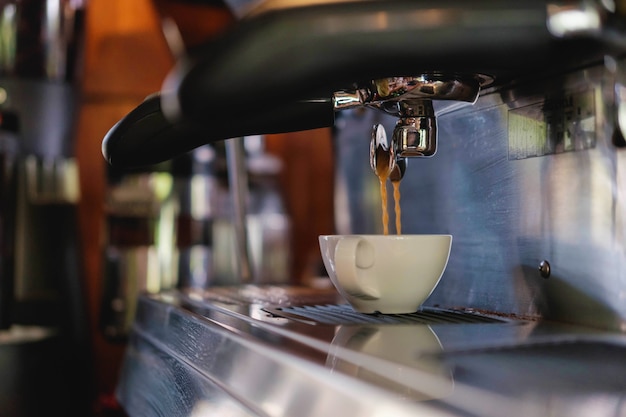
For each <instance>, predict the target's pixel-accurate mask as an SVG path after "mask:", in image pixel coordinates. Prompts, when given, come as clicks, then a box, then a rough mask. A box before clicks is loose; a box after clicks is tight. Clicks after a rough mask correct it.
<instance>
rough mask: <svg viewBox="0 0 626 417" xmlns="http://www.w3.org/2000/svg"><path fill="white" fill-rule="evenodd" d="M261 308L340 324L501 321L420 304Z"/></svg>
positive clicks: (300, 318)
mask: <svg viewBox="0 0 626 417" xmlns="http://www.w3.org/2000/svg"><path fill="white" fill-rule="evenodd" d="M263 310H264V311H266V312H268V313H270V314H272V315H273V316H276V317H284V318H286V319H291V320H296V321H301V322H305V323H311V322H314V323H324V324H330V325H342V324H425V325H430V324H463V323H504V322H505V320H501V319H499V318H495V317H491V316H486V315H482V314H477V313H474V312H468V311H461V310H458V311H457V310H444V309H438V308H432V307H424V308H422V309H421V310H419V311H416V312H415V313H410V314H365V313H359V312H356V311H354V310H353V309H352V307H350V305H348V304H337V305H316V306H292V307H275V308H271V307H265V308H263Z"/></svg>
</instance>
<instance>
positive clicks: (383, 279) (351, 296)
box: [319, 235, 452, 314]
mask: <svg viewBox="0 0 626 417" xmlns="http://www.w3.org/2000/svg"><path fill="white" fill-rule="evenodd" d="M319 243H320V251H321V253H322V259H323V260H324V266H325V267H326V271H327V272H328V275H329V277H330V279H331V281H332V283H333V284H334V285H335V287H336V288H337V290H338V291H339V293H340V294H341V295H342V296H343V297H344V298H345V299H346V300H347V301H348V302H349V303H350V305H352V307H353V308H354V309H355V310H356V311H358V312H361V313H374V312H380V313H384V314H402V313H413V312H415V311H417V310H418V309H419V307H420V306H421V305H422V303H423V302H424V301H425V300H426V299H427V298H428V296H429V295H430V294H431V293H432V292H433V290H434V289H435V287H436V286H437V284H438V283H439V280H440V279H441V276H442V275H443V273H444V271H445V269H446V266H447V264H448V258H449V257H450V249H451V247H452V236H451V235H323V236H320V237H319Z"/></svg>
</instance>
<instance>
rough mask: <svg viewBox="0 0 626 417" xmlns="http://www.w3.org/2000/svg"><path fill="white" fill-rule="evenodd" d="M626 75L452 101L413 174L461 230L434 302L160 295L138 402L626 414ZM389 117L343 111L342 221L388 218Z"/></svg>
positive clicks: (152, 305)
mask: <svg viewBox="0 0 626 417" xmlns="http://www.w3.org/2000/svg"><path fill="white" fill-rule="evenodd" d="M613 81H614V73H613V72H612V70H611V69H607V68H606V67H605V66H603V65H600V66H595V67H593V68H588V69H584V70H581V71H576V72H573V73H571V74H563V76H562V77H559V78H556V79H555V78H553V79H548V80H545V81H542V82H535V83H532V84H525V85H520V86H518V87H516V88H513V89H510V90H499V91H492V92H490V93H487V94H484V95H483V96H482V97H481V98H480V99H479V100H478V102H477V103H476V104H475V105H473V106H471V105H465V106H461V107H456V108H450V107H448V108H445V106H444V107H443V108H442V109H441V110H440V111H439V113H438V120H439V129H440V135H441V140H440V141H439V151H438V154H437V156H436V157H435V158H430V159H420V160H411V161H410V162H409V165H410V166H409V167H408V169H407V175H406V176H405V177H404V178H403V180H402V181H403V182H402V184H401V187H402V200H401V201H402V207H403V228H404V230H405V233H450V234H452V235H453V236H454V239H455V240H454V243H453V248H452V253H451V257H450V261H449V263H448V267H447V269H446V272H445V273H444V276H443V278H442V280H441V282H440V284H439V285H438V287H437V288H436V290H435V291H434V293H433V294H432V295H431V297H430V298H429V299H428V300H427V301H426V303H425V307H423V309H422V310H421V311H419V312H417V313H416V315H417V316H420V315H424V317H418V318H416V317H411V315H401V316H381V315H374V316H371V315H365V314H357V313H354V312H353V311H352V310H351V308H350V307H349V306H347V305H346V304H344V303H345V302H344V301H343V300H341V298H340V297H339V296H338V295H337V294H336V293H335V292H334V290H333V289H332V288H330V289H326V290H320V289H314V288H295V289H294V288H285V287H259V286H235V287H224V288H209V289H208V290H207V291H205V292H202V291H191V292H185V291H182V292H172V293H164V294H161V295H158V296H153V297H144V298H142V299H140V304H139V309H138V316H137V318H136V322H135V325H134V327H133V334H132V336H131V340H130V344H129V347H128V352H127V356H126V361H125V366H124V368H123V372H122V379H121V381H120V385H119V387H118V395H119V398H120V399H121V401H122V403H123V404H124V406H125V407H126V409H127V410H128V411H129V413H130V414H131V415H158V414H161V413H168V415H174V416H191V415H211V413H212V412H213V413H215V412H218V413H220V415H236V416H239V415H260V416H270V415H298V416H318V415H335V414H347V415H354V416H379V415H381V416H382V415H394V416H401V415H407V416H408V415H410V416H415V415H470V416H497V415H502V412H503V410H506V415H511V416H513V415H520V416H521V415H569V416H572V415H581V416H582V415H602V416H605V415H606V416H618V415H623V413H624V412H626V409H625V408H624V405H623V404H624V392H626V379H624V377H623V375H624V372H623V371H624V369H623V364H622V360H621V358H623V355H624V354H626V336H625V335H624V333H623V331H624V325H623V323H624V315H625V312H624V303H623V301H622V300H623V297H624V283H623V279H624V276H625V275H624V256H625V253H624V239H623V232H624V230H623V224H624V222H623V213H624V212H625V211H624V196H623V189H624V186H623V184H622V182H623V181H624V179H623V173H622V169H620V166H621V165H622V164H623V163H624V154H623V151H622V150H621V149H619V148H618V147H616V146H615V144H614V143H613V141H612V140H611V138H612V136H613V134H614V133H615V132H614V130H615V128H616V125H615V118H614V117H615V115H614V113H613V112H611V108H612V100H613V99H614V94H613V91H614V90H613V89H612V86H613ZM372 122H383V123H388V122H390V120H389V119H387V120H385V119H384V118H383V119H380V115H379V114H378V113H367V112H366V113H362V112H361V113H358V112H355V113H349V114H346V115H345V116H342V117H340V118H339V119H338V123H337V126H338V133H337V141H336V145H337V147H338V148H337V152H338V155H339V160H340V161H342V163H341V164H340V165H339V166H338V184H339V186H338V190H337V192H338V195H343V196H344V198H338V213H343V214H344V215H343V216H340V218H342V219H344V220H343V223H342V224H339V225H338V228H339V231H340V232H346V233H347V232H354V233H365V232H368V233H369V232H379V231H380V204H379V200H378V199H377V196H376V193H377V192H378V183H377V182H378V180H377V178H376V177H375V176H374V175H373V174H372V173H371V171H370V167H369V165H368V160H367V154H368V149H367V147H366V146H363V145H364V144H365V143H366V142H367V141H366V140H365V138H364V132H368V131H369V129H370V128H371V124H372ZM391 122H393V120H391ZM355 142H356V143H355ZM357 150H358V151H357ZM344 152H345V153H344ZM346 190H350V191H349V192H348V191H346ZM346 197H347V198H346ZM348 203H349V204H348ZM357 215H360V216H362V217H361V218H355V217H354V216H357ZM363 216H364V217H363ZM547 265H549V269H547V268H548V266H547ZM326 284H328V282H326ZM433 335H434V336H433Z"/></svg>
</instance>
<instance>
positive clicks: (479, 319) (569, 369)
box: [118, 286, 626, 417]
mask: <svg viewBox="0 0 626 417" xmlns="http://www.w3.org/2000/svg"><path fill="white" fill-rule="evenodd" d="M624 357H626V335H624V334H622V333H619V332H614V331H609V330H601V329H591V328H588V327H581V326H572V325H567V324H564V323H551V322H545V321H541V320H521V319H518V318H516V317H510V316H500V315H496V314H488V313H483V312H480V311H475V310H471V309H466V310H465V309H443V308H436V307H424V308H422V309H420V310H419V311H417V312H415V313H411V314H397V315H383V314H362V313H357V312H355V311H354V310H353V309H352V307H350V306H349V305H348V304H345V301H344V300H342V299H341V298H338V297H337V294H336V293H335V292H333V291H332V289H330V290H320V289H311V290H310V289H307V288H301V287H300V288H283V287H276V286H270V287H256V286H239V287H228V288H213V289H211V290H208V291H204V292H200V293H184V292H177V291H175V292H172V293H162V294H158V295H152V296H143V297H141V298H140V300H139V304H138V309H137V314H136V318H135V322H134V326H133V332H132V334H131V337H130V340H129V345H128V349H127V352H126V357H125V363H124V366H123V368H122V371H121V378H120V384H119V385H118V398H119V399H120V401H121V403H122V404H123V405H124V407H125V409H126V410H127V411H128V412H129V415H133V416H134V415H142V416H143V415H168V416H173V417H178V416H180V417H183V416H185V417H190V416H196V415H229V416H237V417H238V416H262V417H267V416H274V415H276V416H277V415H289V416H292V415H293V416H298V417H317V416H327V415H350V416H355V417H378V416H383V415H384V416H386V415H393V416H396V417H401V416H402V417H404V416H406V417H414V416H416V415H429V416H441V417H450V416H457V417H459V416H460V417H500V416H501V415H502V413H503V412H504V410H506V411H505V414H506V415H507V416H511V417H517V416H520V417H521V416H524V417H525V416H528V415H532V416H544V415H546V416H547V415H549V416H551V417H555V416H568V417H572V416H576V417H577V416H588V415H594V416H623V415H626V414H625V413H626V395H625V394H624V393H626V378H625V377H624V375H626V365H625V362H624V361H623V360H622V359H623V358H624Z"/></svg>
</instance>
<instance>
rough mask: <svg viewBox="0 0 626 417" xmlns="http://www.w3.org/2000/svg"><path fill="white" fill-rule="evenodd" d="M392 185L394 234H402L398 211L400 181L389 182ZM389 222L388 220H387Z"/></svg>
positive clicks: (400, 217)
mask: <svg viewBox="0 0 626 417" xmlns="http://www.w3.org/2000/svg"><path fill="white" fill-rule="evenodd" d="M391 184H393V202H394V206H395V212H396V234H398V235H401V234H402V216H401V214H402V213H401V210H400V181H391ZM387 221H389V220H387Z"/></svg>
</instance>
